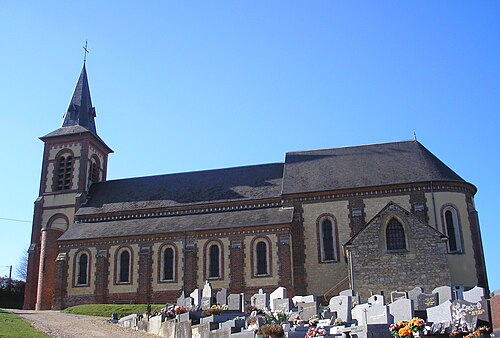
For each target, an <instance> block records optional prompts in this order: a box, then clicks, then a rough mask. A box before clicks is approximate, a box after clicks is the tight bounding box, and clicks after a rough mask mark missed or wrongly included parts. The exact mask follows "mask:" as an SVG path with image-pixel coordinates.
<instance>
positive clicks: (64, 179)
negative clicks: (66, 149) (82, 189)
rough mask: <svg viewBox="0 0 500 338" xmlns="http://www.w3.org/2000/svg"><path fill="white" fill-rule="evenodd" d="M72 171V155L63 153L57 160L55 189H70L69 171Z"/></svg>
mask: <svg viewBox="0 0 500 338" xmlns="http://www.w3.org/2000/svg"><path fill="white" fill-rule="evenodd" d="M72 171H73V157H72V156H71V155H69V154H64V155H62V156H60V157H59V159H58V161H57V171H56V176H57V184H56V190H68V189H71V173H72Z"/></svg>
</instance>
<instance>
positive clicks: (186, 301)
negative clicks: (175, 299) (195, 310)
mask: <svg viewBox="0 0 500 338" xmlns="http://www.w3.org/2000/svg"><path fill="white" fill-rule="evenodd" d="M184 306H186V307H192V306H194V299H193V298H191V297H186V298H185V299H184Z"/></svg>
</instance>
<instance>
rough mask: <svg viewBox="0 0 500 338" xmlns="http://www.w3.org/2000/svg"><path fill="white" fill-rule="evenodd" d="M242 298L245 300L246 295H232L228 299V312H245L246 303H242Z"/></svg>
mask: <svg viewBox="0 0 500 338" xmlns="http://www.w3.org/2000/svg"><path fill="white" fill-rule="evenodd" d="M242 297H243V300H244V297H245V296H244V294H240V293H236V294H230V295H229V296H228V297H227V303H228V304H227V306H228V310H231V311H243V305H244V304H245V303H244V301H242Z"/></svg>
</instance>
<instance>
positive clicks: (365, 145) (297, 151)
mask: <svg viewBox="0 0 500 338" xmlns="http://www.w3.org/2000/svg"><path fill="white" fill-rule="evenodd" d="M408 142H416V143H419V144H420V142H418V141H417V140H413V139H409V140H400V141H388V142H378V143H366V144H358V145H351V146H340V147H328V148H317V149H310V150H292V151H287V152H286V154H294V153H303V152H313V151H321V150H332V149H345V148H360V147H367V146H377V145H384V144H396V143H408Z"/></svg>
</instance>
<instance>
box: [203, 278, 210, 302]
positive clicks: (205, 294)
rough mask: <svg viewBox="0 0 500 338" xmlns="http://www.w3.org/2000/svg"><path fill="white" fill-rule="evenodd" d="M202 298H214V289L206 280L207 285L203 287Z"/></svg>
mask: <svg viewBox="0 0 500 338" xmlns="http://www.w3.org/2000/svg"><path fill="white" fill-rule="evenodd" d="M201 297H202V298H203V297H210V298H212V287H211V286H210V283H209V282H208V281H207V280H206V281H205V285H203V291H202V293H201Z"/></svg>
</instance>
